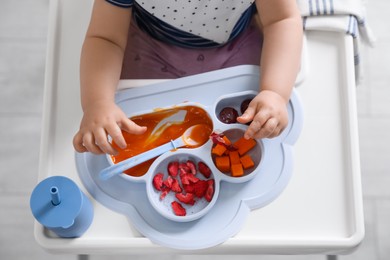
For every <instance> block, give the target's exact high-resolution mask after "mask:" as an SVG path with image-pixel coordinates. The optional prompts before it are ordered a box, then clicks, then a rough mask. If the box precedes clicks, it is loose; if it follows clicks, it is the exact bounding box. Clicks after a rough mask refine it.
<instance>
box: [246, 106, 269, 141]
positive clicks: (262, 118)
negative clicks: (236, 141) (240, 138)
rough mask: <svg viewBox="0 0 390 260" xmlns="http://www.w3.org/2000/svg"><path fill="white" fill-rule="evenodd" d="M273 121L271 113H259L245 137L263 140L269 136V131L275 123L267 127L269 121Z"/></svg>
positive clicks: (263, 111) (265, 111)
mask: <svg viewBox="0 0 390 260" xmlns="http://www.w3.org/2000/svg"><path fill="white" fill-rule="evenodd" d="M270 119H271V116H270V113H269V112H268V111H267V110H261V111H259V112H258V113H257V114H256V116H255V117H254V118H253V121H252V123H251V124H250V125H249V127H248V129H247V130H246V132H245V134H244V137H245V138H247V139H249V138H263V137H266V136H268V135H269V133H268V131H271V128H272V127H273V122H272V121H271V122H270V124H269V125H268V126H267V124H266V123H267V121H268V120H270Z"/></svg>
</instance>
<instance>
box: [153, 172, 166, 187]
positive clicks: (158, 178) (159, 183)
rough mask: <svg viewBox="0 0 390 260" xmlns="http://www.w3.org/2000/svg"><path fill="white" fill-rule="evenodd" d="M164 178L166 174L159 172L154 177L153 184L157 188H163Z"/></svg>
mask: <svg viewBox="0 0 390 260" xmlns="http://www.w3.org/2000/svg"><path fill="white" fill-rule="evenodd" d="M163 178H164V174H163V173H161V172H160V173H157V174H156V175H154V177H153V186H154V188H155V189H156V190H162V187H163Z"/></svg>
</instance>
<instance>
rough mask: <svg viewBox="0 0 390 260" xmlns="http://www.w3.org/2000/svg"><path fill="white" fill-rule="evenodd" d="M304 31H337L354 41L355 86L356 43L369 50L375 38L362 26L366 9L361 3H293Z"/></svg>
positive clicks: (337, 0)
mask: <svg viewBox="0 0 390 260" xmlns="http://www.w3.org/2000/svg"><path fill="white" fill-rule="evenodd" d="M297 3H298V6H299V8H300V11H301V15H302V17H303V26H304V29H305V30H322V31H338V32H344V33H346V34H349V35H351V36H352V37H353V40H354V63H355V77H356V81H357V83H359V82H360V80H361V76H362V73H361V62H360V61H361V58H360V43H361V42H364V43H367V44H368V45H370V46H373V44H374V42H375V37H374V35H373V33H372V32H371V29H370V28H369V27H368V26H367V24H366V9H365V7H364V4H363V2H362V1H361V0H297Z"/></svg>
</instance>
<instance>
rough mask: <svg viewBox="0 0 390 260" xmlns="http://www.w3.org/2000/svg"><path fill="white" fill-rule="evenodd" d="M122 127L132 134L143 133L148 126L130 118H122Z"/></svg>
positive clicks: (120, 124)
mask: <svg viewBox="0 0 390 260" xmlns="http://www.w3.org/2000/svg"><path fill="white" fill-rule="evenodd" d="M119 126H120V128H122V129H123V130H125V131H126V132H128V133H131V134H139V135H140V134H143V133H145V131H146V126H139V125H137V124H136V123H134V122H133V121H131V120H130V119H127V118H126V119H125V120H122V121H121V122H120V123H119Z"/></svg>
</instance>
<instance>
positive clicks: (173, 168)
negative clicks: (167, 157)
mask: <svg viewBox="0 0 390 260" xmlns="http://www.w3.org/2000/svg"><path fill="white" fill-rule="evenodd" d="M178 172H179V162H177V161H173V162H170V163H168V174H169V175H171V176H172V177H176V176H177V173H178Z"/></svg>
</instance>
